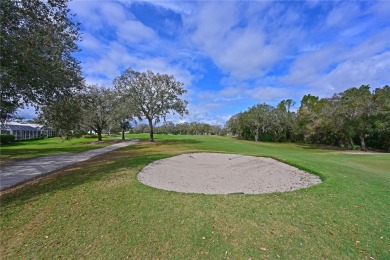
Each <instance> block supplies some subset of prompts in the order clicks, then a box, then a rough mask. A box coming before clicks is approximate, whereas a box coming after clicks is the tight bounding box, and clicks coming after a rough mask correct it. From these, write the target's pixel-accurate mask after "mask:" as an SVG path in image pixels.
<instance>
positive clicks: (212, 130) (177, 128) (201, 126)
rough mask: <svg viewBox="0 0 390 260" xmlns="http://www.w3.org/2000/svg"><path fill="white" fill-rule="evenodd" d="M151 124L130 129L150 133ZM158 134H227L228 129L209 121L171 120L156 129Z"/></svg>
mask: <svg viewBox="0 0 390 260" xmlns="http://www.w3.org/2000/svg"><path fill="white" fill-rule="evenodd" d="M149 131H150V129H149V125H147V124H140V125H137V126H135V127H134V128H132V129H131V130H130V132H134V133H148V132H149ZM154 132H155V133H157V134H174V135H225V134H226V129H225V128H223V127H222V126H220V125H210V124H207V123H199V122H191V123H187V122H184V123H178V124H174V123H173V122H171V121H167V122H165V123H164V124H163V125H161V126H157V127H155V129H154Z"/></svg>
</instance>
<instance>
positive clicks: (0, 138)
mask: <svg viewBox="0 0 390 260" xmlns="http://www.w3.org/2000/svg"><path fill="white" fill-rule="evenodd" d="M14 141H15V136H14V135H9V134H1V135H0V143H2V144H9V143H12V142H14Z"/></svg>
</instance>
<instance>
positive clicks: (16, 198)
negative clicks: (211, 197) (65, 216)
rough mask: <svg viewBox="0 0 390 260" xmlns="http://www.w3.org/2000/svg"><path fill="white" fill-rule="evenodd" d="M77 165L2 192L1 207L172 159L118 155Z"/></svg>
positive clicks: (19, 204) (101, 157) (160, 155)
mask: <svg viewBox="0 0 390 260" xmlns="http://www.w3.org/2000/svg"><path fill="white" fill-rule="evenodd" d="M107 157H108V156H107V154H106V155H101V156H97V157H95V158H93V159H91V160H88V161H85V162H81V163H77V164H74V165H71V166H69V167H66V168H63V169H61V170H58V171H55V172H52V173H49V174H47V175H45V176H42V177H40V178H37V179H35V180H30V181H28V182H26V183H25V184H22V185H19V186H15V188H10V189H8V190H5V191H3V192H2V195H1V197H0V202H1V206H2V207H4V208H6V207H7V206H21V205H24V204H26V203H28V202H29V201H32V200H34V199H35V198H37V197H41V196H42V195H44V194H50V193H57V192H61V191H66V190H69V189H72V188H74V187H76V186H79V185H84V184H87V183H92V182H98V181H104V180H105V179H110V178H113V176H112V175H111V174H113V173H115V172H116V171H118V170H120V169H129V170H131V169H134V168H140V167H142V166H144V165H147V164H148V163H151V162H152V161H155V160H159V159H163V158H167V157H169V155H167V154H147V155H145V154H136V156H134V155H133V156H131V157H129V156H126V155H124V154H122V155H121V154H120V153H119V154H118V153H116V151H113V152H111V153H110V157H111V158H107Z"/></svg>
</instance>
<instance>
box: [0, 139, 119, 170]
mask: <svg viewBox="0 0 390 260" xmlns="http://www.w3.org/2000/svg"><path fill="white" fill-rule="evenodd" d="M117 139H118V137H116V136H111V137H106V138H104V139H103V142H101V143H97V142H96V141H97V138H96V139H95V138H74V139H71V140H69V141H68V140H63V139H61V138H59V137H54V138H47V139H42V140H27V141H20V142H15V143H12V144H7V145H1V146H0V165H1V164H4V163H8V162H10V161H13V160H19V159H28V158H34V157H38V156H43V155H50V154H59V153H74V152H84V151H88V150H91V149H96V148H100V147H104V146H107V145H108V143H105V142H104V141H109V140H117Z"/></svg>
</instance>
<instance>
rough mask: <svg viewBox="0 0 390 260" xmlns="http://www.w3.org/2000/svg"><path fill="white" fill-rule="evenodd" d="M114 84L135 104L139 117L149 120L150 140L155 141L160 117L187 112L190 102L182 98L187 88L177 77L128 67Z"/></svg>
mask: <svg viewBox="0 0 390 260" xmlns="http://www.w3.org/2000/svg"><path fill="white" fill-rule="evenodd" d="M114 86H115V88H116V89H117V90H118V91H119V92H120V93H121V94H122V95H123V96H124V97H127V98H128V99H129V100H130V102H131V103H132V104H133V105H134V107H135V108H136V111H135V115H136V116H137V117H138V119H139V120H142V119H143V118H145V119H146V120H148V123H149V127H150V141H151V142H154V136H153V126H154V125H155V124H157V123H159V122H160V120H161V118H163V119H164V121H165V117H166V115H167V114H169V113H170V112H171V111H173V113H175V112H176V113H178V114H179V115H184V114H188V111H187V110H186V106H187V101H185V100H182V99H181V96H182V95H183V94H184V93H186V90H185V89H184V88H183V83H181V82H178V81H176V79H175V78H174V76H170V75H166V74H159V73H157V74H155V73H153V72H152V71H147V72H142V73H141V72H136V71H134V70H132V69H127V70H126V71H125V72H124V73H123V74H122V75H121V76H119V77H117V78H116V79H115V80H114Z"/></svg>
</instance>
